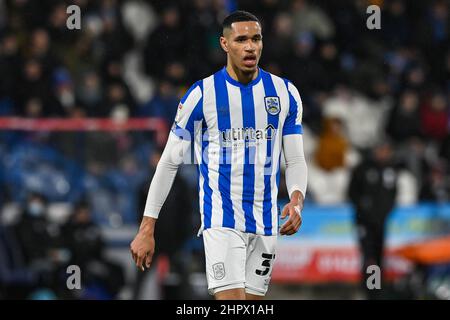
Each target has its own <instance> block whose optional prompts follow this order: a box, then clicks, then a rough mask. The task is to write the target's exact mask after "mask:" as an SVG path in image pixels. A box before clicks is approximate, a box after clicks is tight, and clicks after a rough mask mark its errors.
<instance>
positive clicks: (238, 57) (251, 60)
mask: <svg viewBox="0 0 450 320" xmlns="http://www.w3.org/2000/svg"><path fill="white" fill-rule="evenodd" d="M220 40H221V41H220V43H221V45H222V48H223V49H224V50H225V52H226V53H227V55H228V58H229V59H231V63H232V64H233V65H234V66H236V67H237V68H239V69H240V70H241V71H242V72H245V73H248V72H255V71H256V69H257V67H258V62H259V58H260V57H261V52H262V48H263V44H262V34H261V26H260V25H259V23H258V22H256V21H242V22H234V23H232V24H231V29H226V32H225V34H224V37H221V39H220Z"/></svg>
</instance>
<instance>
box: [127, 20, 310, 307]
mask: <svg viewBox="0 0 450 320" xmlns="http://www.w3.org/2000/svg"><path fill="white" fill-rule="evenodd" d="M220 45H221V47H222V49H223V50H224V51H225V52H226V54H227V65H226V67H224V68H223V69H221V70H219V71H218V72H216V73H215V74H213V75H211V76H209V77H207V78H205V79H203V80H200V81H198V82H196V83H195V84H194V85H193V86H192V87H191V88H190V89H189V90H188V92H187V93H186V94H185V95H184V97H183V98H182V99H181V101H180V104H179V105H178V111H177V115H176V117H175V122H174V124H173V127H172V130H171V132H170V134H169V138H168V141H167V144H166V146H165V149H164V152H163V155H162V157H161V160H160V162H159V163H158V166H157V169H156V172H155V175H154V177H153V180H152V183H151V185H150V188H149V191H148V196H147V201H146V206H145V209H144V217H143V220H142V223H141V226H140V228H139V231H138V233H137V235H136V237H135V239H134V240H133V242H132V243H131V253H132V256H133V259H134V261H135V263H136V266H137V267H138V268H140V269H142V270H145V267H147V268H148V267H150V264H151V261H152V255H153V253H154V250H155V241H154V235H153V233H154V227H155V223H156V221H157V218H158V213H159V211H160V209H161V207H162V205H163V203H164V200H165V199H166V196H167V194H168V192H169V191H170V188H171V185H172V182H173V180H174V177H175V175H176V172H177V169H178V166H179V165H180V164H181V163H182V162H183V159H184V155H185V154H189V150H190V144H191V143H193V144H194V154H195V161H196V162H197V163H198V169H199V170H198V171H199V199H200V215H201V227H200V230H199V235H200V234H201V235H202V236H203V241H204V247H205V256H206V274H207V280H208V291H209V293H210V294H212V295H214V297H215V298H216V299H239V300H245V299H261V298H262V297H263V296H264V295H265V294H266V292H267V289H268V285H269V282H270V277H271V273H272V267H273V263H274V259H275V249H276V241H277V235H278V234H281V235H292V234H294V233H296V232H297V231H298V230H299V228H300V225H301V223H302V219H301V211H302V208H303V202H304V197H305V192H306V182H307V167H306V162H305V158H304V153H303V140H302V125H301V121H302V102H301V99H300V95H299V93H298V91H297V89H296V88H295V86H294V85H293V84H292V83H291V82H289V81H288V80H286V79H283V78H280V77H277V76H275V75H272V74H270V73H268V72H266V71H264V70H262V69H261V68H259V67H258V62H259V59H260V57H261V52H262V47H263V43H262V30H261V24H260V22H259V20H258V18H256V17H255V16H254V15H253V14H251V13H248V12H245V11H236V12H234V13H232V14H230V15H229V16H228V17H226V18H225V20H224V21H223V35H222V36H221V37H220ZM282 150H283V152H284V157H285V160H286V185H287V189H288V192H289V198H290V202H289V203H288V204H287V205H286V206H285V207H284V208H283V211H282V213H281V214H280V213H279V210H278V206H277V194H278V184H279V174H280V158H281V151H282ZM179 214H183V213H182V212H180V213H179ZM280 215H281V218H282V219H284V218H286V217H287V216H289V218H288V219H287V220H286V222H285V223H284V224H283V225H282V226H281V227H279V218H280ZM173 232H176V230H174V231H173Z"/></svg>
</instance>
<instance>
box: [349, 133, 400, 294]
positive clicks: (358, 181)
mask: <svg viewBox="0 0 450 320" xmlns="http://www.w3.org/2000/svg"><path fill="white" fill-rule="evenodd" d="M397 171H398V170H397V167H396V165H395V163H394V161H393V150H392V146H391V144H390V143H389V142H388V141H386V140H385V141H384V142H382V143H381V144H379V145H377V146H376V147H375V148H374V149H373V152H372V153H371V155H370V157H369V158H368V159H365V160H364V161H362V163H360V164H359V165H358V166H356V167H355V169H354V170H353V172H352V176H351V179H350V184H349V190H348V194H349V198H350V201H351V202H352V204H353V206H354V208H355V223H356V227H357V235H358V240H359V247H360V251H361V254H362V261H361V285H362V288H363V289H364V290H365V292H366V294H367V298H368V299H378V298H382V297H383V296H382V295H381V293H380V292H381V291H380V290H382V289H380V290H379V289H373V290H370V289H369V288H368V287H367V279H368V277H369V276H370V273H367V267H368V266H370V265H376V266H378V267H379V268H380V270H381V274H382V275H383V271H384V265H383V249H384V239H385V224H386V220H387V217H388V215H389V214H390V213H391V211H392V209H393V208H394V205H395V200H396V196H397V179H398V172H397ZM382 279H383V278H382ZM381 288H383V283H382V284H381Z"/></svg>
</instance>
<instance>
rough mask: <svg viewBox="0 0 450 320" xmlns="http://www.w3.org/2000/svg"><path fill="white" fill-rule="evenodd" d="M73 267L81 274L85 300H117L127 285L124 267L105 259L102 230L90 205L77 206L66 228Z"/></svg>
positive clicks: (82, 202)
mask: <svg viewBox="0 0 450 320" xmlns="http://www.w3.org/2000/svg"><path fill="white" fill-rule="evenodd" d="M64 231H65V232H64V233H65V237H66V244H67V247H68V249H69V251H70V253H71V260H70V264H74V265H78V266H79V267H80V269H81V270H82V283H83V284H84V288H83V291H82V293H81V297H80V298H82V299H115V298H116V297H117V295H118V294H119V292H120V290H121V289H122V287H123V285H124V284H125V278H124V277H125V275H124V271H123V269H122V267H121V266H120V265H119V264H118V263H116V262H113V261H111V260H110V259H108V257H106V255H105V250H106V243H105V241H104V239H103V235H102V233H101V229H100V227H99V226H98V225H96V224H95V223H94V222H93V220H92V215H91V209H90V206H89V204H88V202H86V201H84V200H82V201H80V202H78V203H77V204H76V205H75V207H74V210H73V213H72V216H71V217H70V219H69V221H68V222H67V223H66V225H65V226H64Z"/></svg>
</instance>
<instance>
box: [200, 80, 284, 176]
mask: <svg viewBox="0 0 450 320" xmlns="http://www.w3.org/2000/svg"><path fill="white" fill-rule="evenodd" d="M261 73H262V75H261V76H260V77H258V78H257V79H255V80H254V81H252V82H251V83H250V84H249V85H247V86H245V85H242V84H239V83H237V81H234V80H233V79H229V78H227V76H226V75H224V74H223V73H222V72H220V71H219V72H218V74H215V75H212V76H210V77H208V78H206V79H204V80H203V88H204V89H203V90H204V91H203V114H204V123H203V126H204V128H203V132H204V133H205V132H206V134H204V135H203V139H204V140H206V141H207V142H208V148H209V152H208V153H210V154H211V157H210V158H209V159H208V160H210V161H212V160H214V159H216V158H217V160H219V164H220V165H224V166H232V165H252V166H254V167H255V170H256V172H255V174H256V175H257V176H260V175H263V170H264V167H266V168H267V165H268V164H270V162H271V160H272V159H274V160H275V162H278V159H279V155H280V152H281V142H282V134H281V132H282V128H283V124H284V120H285V119H286V116H287V114H288V111H289V95H288V91H287V89H286V85H285V83H284V80H283V79H281V78H278V77H274V76H271V75H270V74H268V73H265V72H264V71H261ZM230 80H232V81H230ZM218 155H219V157H218ZM274 164H275V163H274Z"/></svg>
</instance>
